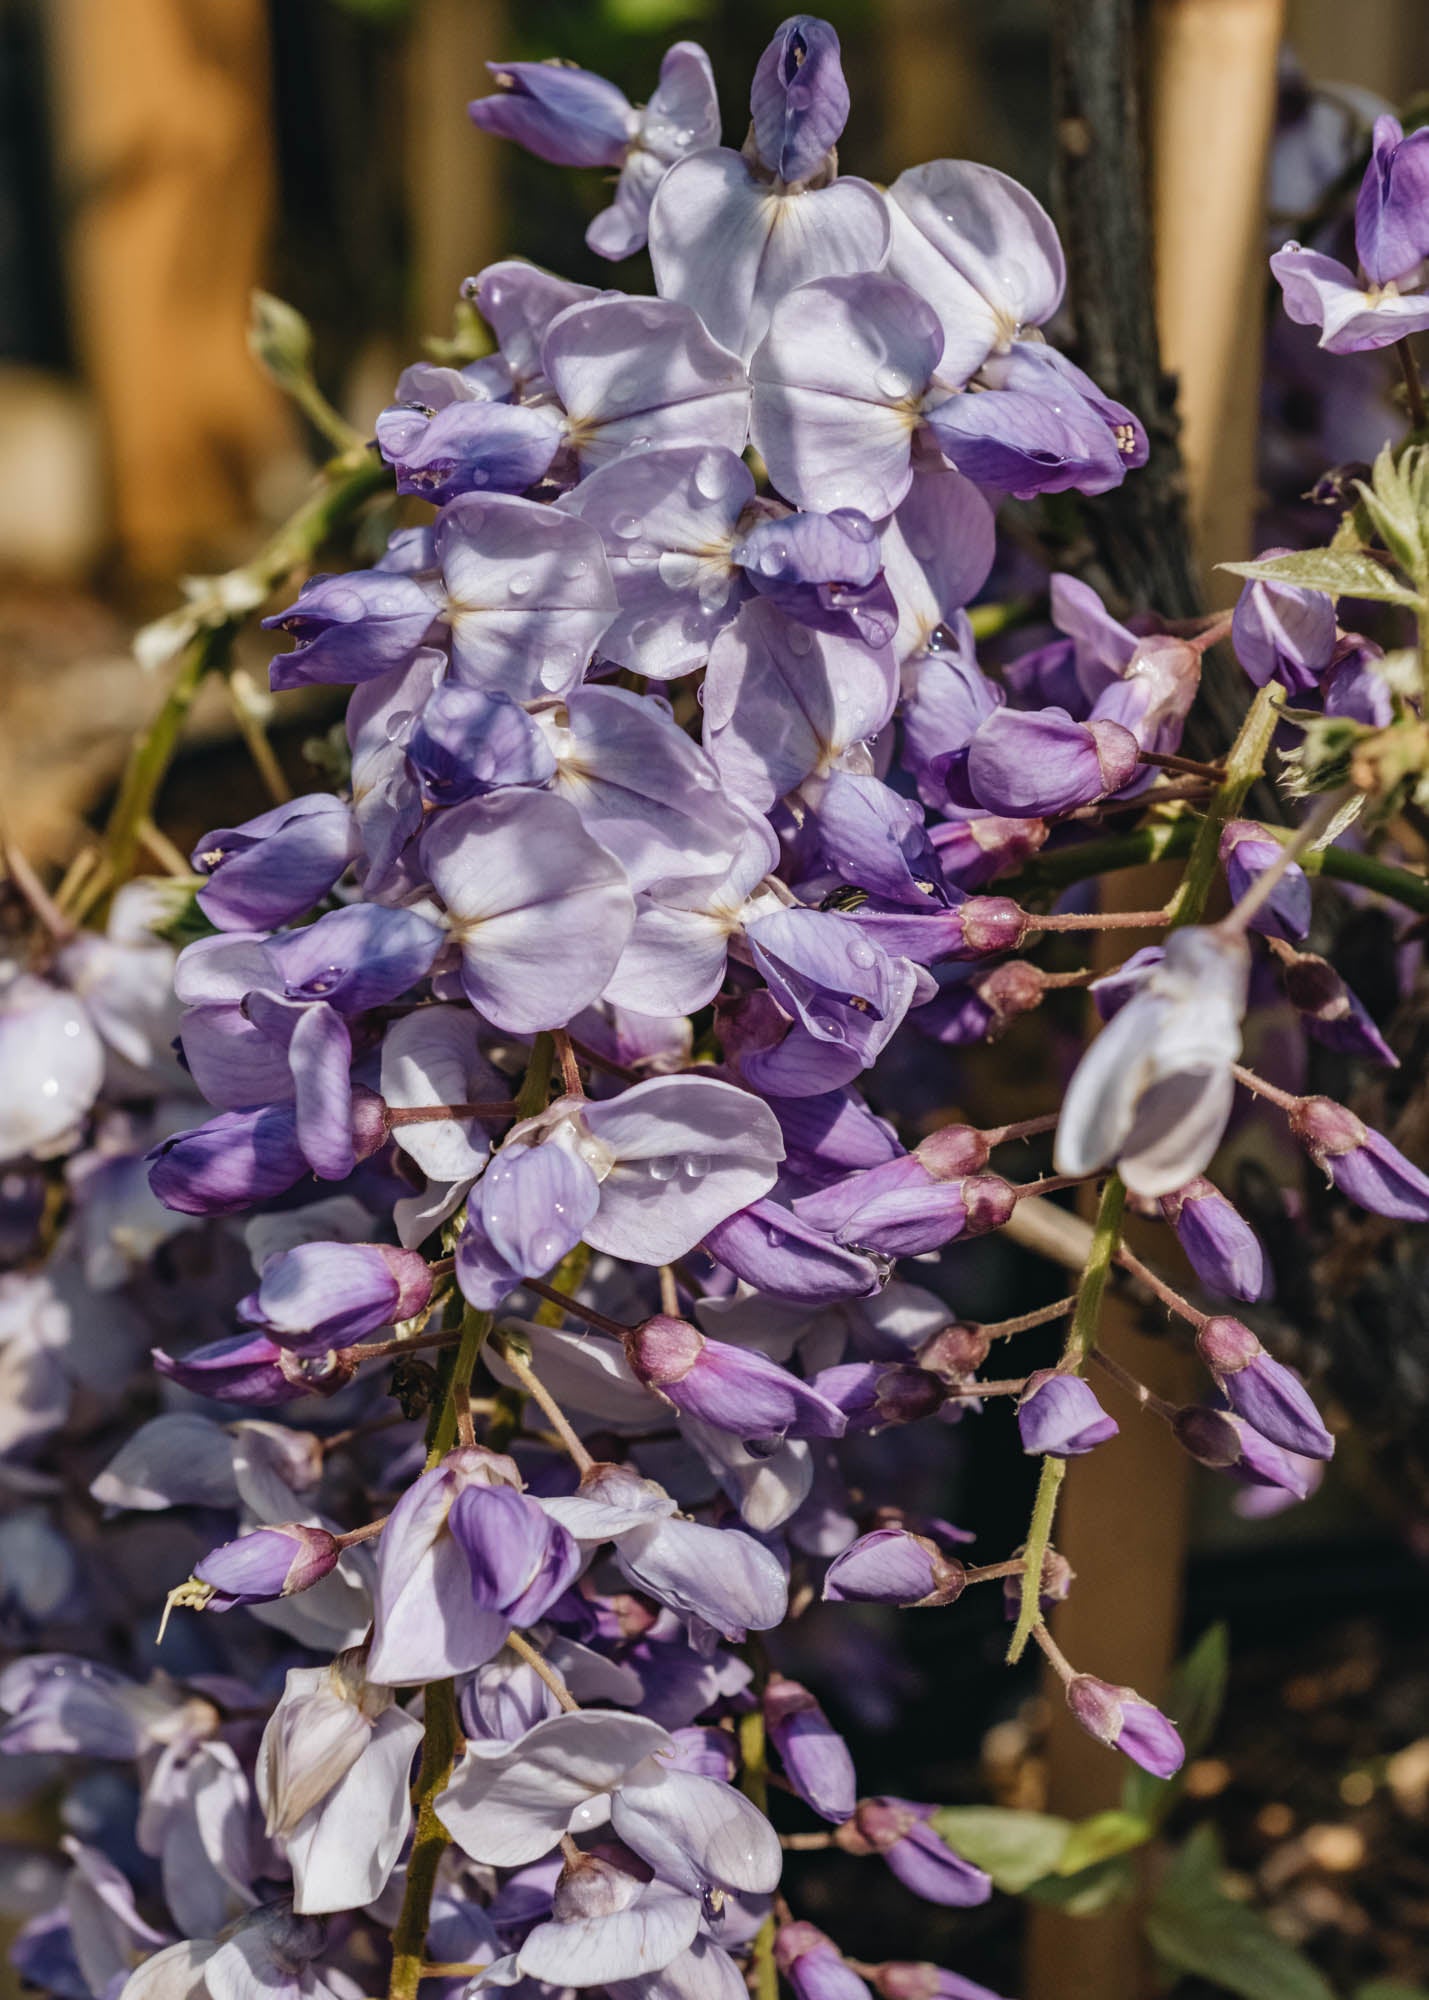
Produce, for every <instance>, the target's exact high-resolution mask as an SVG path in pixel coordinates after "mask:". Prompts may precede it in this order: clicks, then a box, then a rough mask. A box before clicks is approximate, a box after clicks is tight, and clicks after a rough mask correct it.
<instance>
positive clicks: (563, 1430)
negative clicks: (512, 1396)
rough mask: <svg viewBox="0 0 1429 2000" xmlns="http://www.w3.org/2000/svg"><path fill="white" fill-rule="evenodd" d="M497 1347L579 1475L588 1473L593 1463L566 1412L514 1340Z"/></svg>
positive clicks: (501, 1343) (503, 1342) (505, 1341)
mask: <svg viewBox="0 0 1429 2000" xmlns="http://www.w3.org/2000/svg"><path fill="white" fill-rule="evenodd" d="M499 1345H500V1349H501V1358H502V1360H503V1361H504V1362H505V1363H506V1366H507V1367H508V1368H509V1369H510V1370H511V1373H512V1374H513V1375H514V1376H515V1377H516V1380H517V1381H518V1382H519V1383H520V1384H521V1387H522V1388H523V1389H524V1390H525V1391H526V1394H527V1395H528V1396H529V1397H530V1398H531V1401H532V1402H533V1403H535V1404H537V1405H538V1406H539V1407H540V1409H541V1410H543V1411H544V1412H545V1415H546V1417H547V1419H548V1420H549V1422H550V1426H551V1429H552V1430H553V1431H554V1432H555V1433H556V1436H557V1437H558V1438H559V1439H560V1440H561V1443H562V1444H563V1445H564V1446H565V1448H566V1450H567V1451H568V1452H569V1453H570V1455H571V1458H572V1459H573V1460H574V1461H575V1464H576V1467H577V1469H578V1470H579V1471H581V1472H589V1471H590V1469H591V1467H592V1466H593V1465H594V1464H595V1460H594V1459H593V1458H592V1457H591V1455H590V1453H589V1452H588V1451H587V1450H586V1448H585V1446H584V1445H583V1444H582V1443H581V1441H580V1439H579V1437H578V1436H577V1435H576V1432H575V1429H574V1427H573V1426H572V1424H571V1421H570V1419H569V1417H567V1415H566V1413H565V1411H564V1410H563V1409H562V1408H561V1406H560V1404H559V1403H558V1402H557V1401H556V1399H555V1397H554V1396H553V1395H552V1394H551V1392H550V1390H549V1389H548V1388H547V1387H546V1385H545V1383H544V1382H542V1381H541V1379H540V1377H539V1376H538V1375H537V1374H536V1372H535V1370H534V1369H533V1368H532V1367H531V1365H530V1363H529V1362H528V1361H527V1360H526V1358H525V1356H524V1355H523V1354H522V1353H521V1352H520V1350H519V1348H518V1347H517V1345H516V1342H515V1341H514V1340H502V1341H501V1342H500V1343H499Z"/></svg>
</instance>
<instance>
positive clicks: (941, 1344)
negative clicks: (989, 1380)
mask: <svg viewBox="0 0 1429 2000" xmlns="http://www.w3.org/2000/svg"><path fill="white" fill-rule="evenodd" d="M991 1349H992V1340H991V1338H990V1336H989V1335H988V1333H987V1332H986V1330H985V1329H984V1328H983V1327H980V1326H974V1325H970V1324H967V1323H961V1322H960V1323H957V1324H955V1325H953V1326H945V1327H943V1328H942V1329H941V1330H940V1331H939V1332H937V1333H935V1334H934V1335H933V1336H932V1338H931V1339H930V1340H925V1341H924V1343H923V1345H922V1346H921V1347H920V1348H919V1349H918V1366H919V1367H920V1368H926V1369H928V1370H929V1371H930V1372H931V1373H932V1374H934V1375H941V1376H942V1377H943V1380H944V1381H945V1382H966V1381H967V1380H968V1378H969V1377H970V1376H973V1375H976V1373H977V1371H978V1369H979V1368H981V1367H982V1364H983V1363H984V1361H986V1359H987V1357H988V1354H989V1353H990V1351H991Z"/></svg>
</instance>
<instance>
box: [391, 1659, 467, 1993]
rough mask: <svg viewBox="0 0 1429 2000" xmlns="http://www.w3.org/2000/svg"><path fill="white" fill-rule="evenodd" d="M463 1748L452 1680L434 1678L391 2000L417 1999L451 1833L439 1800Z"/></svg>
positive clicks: (396, 1929)
mask: <svg viewBox="0 0 1429 2000" xmlns="http://www.w3.org/2000/svg"><path fill="white" fill-rule="evenodd" d="M461 1748H462V1737H461V1728H460V1725H459V1723H458V1721H457V1708H456V1687H455V1685H454V1683H453V1682H451V1681H449V1680H446V1681H430V1682H428V1684H427V1688H426V1691H425V1693H424V1695H423V1699H422V1762H421V1766H420V1768H419V1770H418V1772H417V1783H416V1787H415V1790H414V1792H413V1804H414V1805H415V1807H416V1823H415V1826H414V1828H413V1832H412V1853H411V1858H410V1859H409V1861H408V1863H407V1886H406V1890H405V1891H404V1893H403V1896H402V1908H401V1912H400V1914H399V1915H398V1918H397V1922H396V1924H395V1925H394V1926H393V1930H392V1976H391V1978H390V1980H389V1981H388V1985H387V1996H388V2000H416V1995H417V1984H418V1981H419V1980H420V1979H421V1976H422V1958H423V1952H424V1950H425V1947H426V1942H427V1925H428V1923H429V1921H430V1919H431V1914H432V1891H433V1890H434V1889H435V1888H436V1885H437V1870H438V1868H439V1867H440V1866H441V1859H442V1855H443V1853H444V1852H445V1851H446V1846H447V1842H448V1841H449V1840H450V1838H451V1835H450V1834H449V1833H448V1832H447V1830H446V1828H445V1827H444V1826H443V1825H442V1823H441V1821H440V1820H439V1819H438V1818H437V1812H436V1801H437V1799H438V1798H439V1797H440V1796H441V1794H442V1793H443V1792H444V1791H445V1790H446V1787H447V1781H448V1779H449V1778H450V1777H451V1773H452V1766H453V1764H454V1763H455V1762H456V1760H457V1756H458V1754H459V1753H460V1750H461Z"/></svg>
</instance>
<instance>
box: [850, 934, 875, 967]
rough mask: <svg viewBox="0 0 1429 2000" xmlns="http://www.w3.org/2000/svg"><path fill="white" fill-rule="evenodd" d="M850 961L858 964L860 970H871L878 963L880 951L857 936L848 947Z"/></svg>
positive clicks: (852, 963) (851, 963)
mask: <svg viewBox="0 0 1429 2000" xmlns="http://www.w3.org/2000/svg"><path fill="white" fill-rule="evenodd" d="M848 962H849V964H850V965H856V966H857V967H858V969H859V971H860V972H871V971H872V970H873V968H874V966H875V965H877V963H878V953H877V952H876V951H875V950H874V949H873V946H872V945H871V944H867V943H865V941H864V940H863V939H862V938H855V939H854V941H853V943H852V944H851V945H850V946H849V948H848Z"/></svg>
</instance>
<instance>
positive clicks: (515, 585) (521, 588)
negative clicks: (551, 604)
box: [506, 569, 534, 597]
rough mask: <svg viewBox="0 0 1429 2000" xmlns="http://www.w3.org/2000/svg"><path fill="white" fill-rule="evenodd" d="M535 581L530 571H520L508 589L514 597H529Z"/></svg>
mask: <svg viewBox="0 0 1429 2000" xmlns="http://www.w3.org/2000/svg"><path fill="white" fill-rule="evenodd" d="M533 581H534V579H533V577H532V575H531V572H530V570H528V569H518V570H517V572H516V574H515V576H513V577H512V579H511V581H510V582H509V583H508V584H507V586H506V588H507V590H508V591H509V592H510V594H511V595H512V596H513V597H529V596H530V594H531V585H532V582H533Z"/></svg>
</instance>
